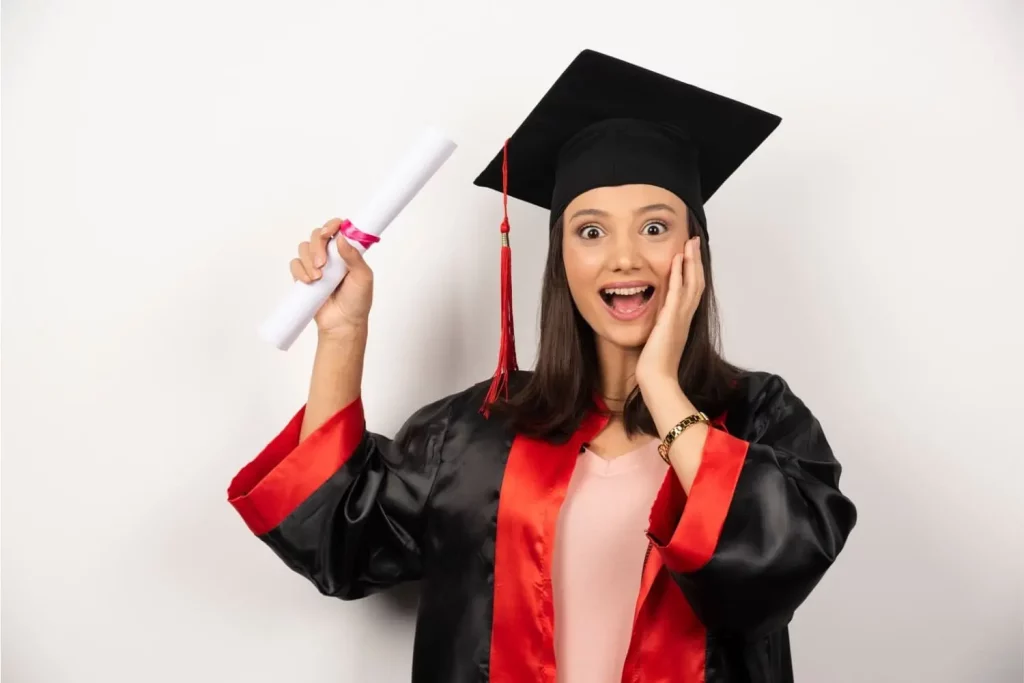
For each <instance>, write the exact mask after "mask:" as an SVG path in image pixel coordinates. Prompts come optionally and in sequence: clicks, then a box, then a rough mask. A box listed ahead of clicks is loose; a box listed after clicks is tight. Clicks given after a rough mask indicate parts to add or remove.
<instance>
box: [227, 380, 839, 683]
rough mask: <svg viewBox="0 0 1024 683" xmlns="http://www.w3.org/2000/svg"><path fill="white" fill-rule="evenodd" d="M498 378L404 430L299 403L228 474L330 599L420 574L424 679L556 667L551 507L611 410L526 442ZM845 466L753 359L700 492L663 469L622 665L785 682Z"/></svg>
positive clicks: (689, 678) (689, 676)
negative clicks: (502, 414) (494, 404)
mask: <svg viewBox="0 0 1024 683" xmlns="http://www.w3.org/2000/svg"><path fill="white" fill-rule="evenodd" d="M521 374H523V373H521ZM488 385H489V382H483V383H480V384H478V385H476V386H472V387H470V388H468V389H466V390H464V391H460V392H458V393H455V394H452V395H450V396H446V397H444V398H442V399H439V400H437V401H435V402H433V403H431V404H429V405H426V406H424V407H422V408H421V409H419V410H417V411H416V412H415V413H414V414H413V415H412V416H411V417H410V418H409V419H408V420H407V421H406V422H405V423H404V425H403V426H402V427H401V429H400V430H399V431H398V433H397V434H396V435H395V436H394V437H393V438H387V437H384V436H382V435H380V434H377V433H374V432H372V431H369V430H368V429H367V428H366V424H365V421H364V416H363V407H362V403H361V401H360V400H359V399H357V400H356V401H354V402H353V403H352V404H350V405H348V406H347V407H345V408H344V409H342V410H340V411H339V412H338V413H337V414H335V415H334V416H332V417H331V418H330V419H329V420H328V421H327V422H326V423H324V424H323V425H322V426H321V427H320V428H319V429H318V430H317V431H316V432H314V433H313V434H311V435H309V436H308V437H307V438H306V439H305V440H304V441H302V442H301V443H300V442H299V441H298V435H299V430H300V427H301V424H302V419H303V414H304V409H305V408H304V407H303V408H301V409H300V410H299V411H298V412H297V413H296V414H295V416H294V417H293V418H292V420H291V421H290V422H289V423H288V424H287V426H285V427H284V429H283V430H281V431H280V432H279V433H278V435H277V436H276V437H275V438H274V439H273V440H272V441H271V442H270V443H269V444H268V445H267V446H266V448H265V449H264V450H263V451H262V452H261V453H259V454H258V455H257V457H256V458H255V459H253V460H252V461H251V462H250V463H249V464H247V465H246V466H245V467H244V468H242V470H241V471H240V472H239V473H238V474H237V475H236V476H235V478H234V479H233V481H232V482H231V484H230V486H229V489H228V499H229V501H230V503H231V504H232V505H233V506H234V508H235V509H236V510H237V512H238V514H239V515H240V516H241V518H242V519H243V520H244V521H245V523H246V524H247V525H248V528H249V529H250V530H251V532H252V533H253V534H254V535H255V536H256V537H257V538H258V539H259V540H260V541H262V542H263V543H265V544H266V545H267V546H268V547H269V548H270V549H271V550H272V551H273V552H274V553H276V555H277V556H278V557H279V558H280V559H281V560H282V561H283V562H284V563H285V564H286V565H287V566H289V567H290V568H291V569H293V570H294V571H295V572H297V573H298V574H300V575H302V576H304V577H306V578H307V579H308V580H309V581H311V582H312V583H313V585H314V586H315V587H316V589H317V590H319V591H320V592H321V593H323V594H324V595H327V596H333V597H336V598H340V599H341V600H354V599H358V598H361V597H364V596H367V595H370V594H373V593H376V592H378V591H381V590H385V589H387V588H389V587H391V586H394V585H395V584H398V583H400V582H403V581H410V580H420V581H421V582H422V593H421V598H420V604H419V614H418V618H417V629H416V636H415V642H414V651H413V671H412V681H413V683H469V682H471V681H472V682H473V683H482V682H488V681H489V682H492V683H499V682H501V683H526V682H527V681H529V682H531V683H532V682H535V681H542V682H544V683H554V682H555V680H556V676H555V671H556V665H557V663H556V661H555V648H554V629H555V628H556V621H557V615H556V614H555V613H554V600H553V596H552V584H551V565H552V553H553V546H554V540H555V539H554V535H555V529H556V520H557V517H558V514H559V510H560V506H561V504H562V502H563V500H564V497H565V493H566V489H567V486H568V484H569V480H570V478H571V476H572V472H573V468H574V466H575V463H576V461H577V455H578V453H579V451H580V449H581V447H582V446H583V445H584V444H585V443H587V442H588V441H589V440H590V439H591V438H593V437H594V436H595V435H596V434H597V433H598V432H599V431H600V430H601V429H602V427H603V426H604V418H603V417H602V416H601V415H600V414H599V413H597V412H594V413H592V414H590V415H588V416H587V417H586V418H585V419H584V420H583V421H582V423H581V424H580V426H579V428H578V429H577V430H576V431H575V433H574V434H573V435H572V437H571V438H569V439H568V440H567V441H565V442H564V443H548V442H543V441H538V440H534V439H530V438H527V437H524V436H522V435H517V434H514V433H511V432H510V431H508V430H507V429H506V428H504V427H503V426H502V425H501V423H500V422H499V421H498V420H493V419H492V420H488V419H486V418H485V417H484V416H483V415H481V414H480V413H479V407H480V405H481V402H482V400H483V398H484V396H485V394H486V392H487V388H488ZM840 470H841V467H840V464H839V463H838V462H837V460H836V459H835V457H834V456H833V453H832V451H831V449H830V447H829V445H828V443H827V441H826V439H825V436H824V434H823V433H822V429H821V427H820V425H819V423H818V421H817V420H816V419H815V417H814V416H813V415H812V414H811V412H810V411H809V410H808V408H807V407H806V406H805V405H804V403H803V402H802V401H801V400H800V399H799V398H798V397H797V396H795V395H794V394H793V393H792V391H791V390H790V388H789V387H788V386H787V384H786V383H785V381H784V380H783V379H781V378H780V377H778V376H777V375H772V374H768V373H761V372H750V373H747V374H745V375H744V377H743V378H742V380H741V381H740V383H739V385H738V387H737V391H736V392H735V398H734V399H733V400H732V401H731V404H730V405H729V407H728V410H727V411H726V412H724V413H723V414H721V415H718V416H715V418H714V420H713V427H712V429H711V430H710V432H709V434H708V437H707V440H706V442H705V445H704V452H703V460H702V463H701V465H700V468H699V470H698V473H697V475H696V479H695V480H694V483H693V485H692V487H691V490H690V494H689V496H688V497H687V496H686V495H685V494H684V492H683V490H682V487H681V485H680V484H679V480H678V477H677V475H676V474H675V471H674V470H673V469H671V468H670V469H669V470H668V472H667V474H666V477H665V480H664V482H663V484H662V486H661V490H660V492H659V493H658V495H657V498H656V500H655V502H654V504H653V506H652V508H651V513H650V526H649V529H648V532H647V533H648V537H649V544H648V549H647V553H646V558H645V560H644V563H643V573H642V578H641V587H640V591H639V594H638V595H637V597H636V610H635V616H634V624H633V631H632V639H631V642H630V646H629V650H628V654H627V656H626V661H625V665H624V671H623V675H622V680H623V681H629V682H633V681H644V682H645V683H646V682H654V681H657V682H663V683H735V682H739V681H742V682H765V683H768V682H771V683H782V682H784V681H791V680H792V679H793V674H792V665H791V658H790V647H789V638H788V631H787V625H788V623H789V622H790V619H791V618H792V616H793V613H794V610H796V608H797V607H798V606H799V605H800V604H801V603H802V602H803V601H804V599H805V598H807V596H808V594H809V593H810V592H811V590H812V589H813V588H814V587H815V585H816V584H817V583H818V582H819V580H820V579H821V578H822V575H823V574H824V573H825V571H826V570H827V569H828V568H829V566H830V565H831V564H832V563H833V562H834V561H835V560H836V557H837V555H838V554H839V552H840V550H841V549H842V548H843V546H844V544H845V542H846V539H847V536H848V535H849V533H850V531H851V529H852V528H853V526H854V524H855V521H856V510H855V507H854V505H853V504H852V502H851V501H850V500H849V499H848V498H847V497H846V496H845V495H844V494H843V493H841V492H840V490H839V477H840ZM596 599H599V598H596Z"/></svg>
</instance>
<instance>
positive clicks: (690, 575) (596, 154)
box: [228, 51, 856, 683]
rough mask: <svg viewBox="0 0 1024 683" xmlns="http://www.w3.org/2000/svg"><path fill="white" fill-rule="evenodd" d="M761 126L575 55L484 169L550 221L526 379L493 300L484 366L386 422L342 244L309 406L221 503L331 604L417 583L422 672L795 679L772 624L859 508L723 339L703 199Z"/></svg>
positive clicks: (305, 259)
mask: <svg viewBox="0 0 1024 683" xmlns="http://www.w3.org/2000/svg"><path fill="white" fill-rule="evenodd" d="M777 124H778V119H777V118H776V117H774V116H771V115H769V114H765V113H764V112H761V111H758V110H756V109H753V108H751V107H748V106H746V105H742V104H739V103H737V102H734V101H731V100H727V99H725V98H722V97H720V96H717V95H714V94H712V93H708V92H706V91H703V90H699V89H697V88H693V87H692V86H688V85H685V84H681V83H678V82H676V81H673V80H670V79H668V78H666V77H664V76H661V75H659V74H655V73H652V72H650V71H646V70H643V69H639V68H637V67H635V66H632V65H629V64H626V63H625V62H621V61H619V60H616V59H612V58H609V57H606V56H604V55H600V54H598V53H594V52H591V51H586V52H584V53H582V54H581V55H580V56H579V57H578V58H577V59H576V60H575V61H574V62H573V64H572V65H570V67H569V68H568V69H567V70H566V71H565V73H564V74H562V76H561V77H560V78H559V80H558V81H557V82H556V83H555V85H554V86H553V87H552V88H551V90H550V91H549V92H548V93H547V94H546V95H545V97H544V99H543V100H542V101H541V103H540V104H539V105H538V106H537V107H536V108H535V109H534V111H533V112H532V113H531V114H530V116H529V117H528V118H527V120H526V121H525V122H524V123H523V125H522V127H521V128H520V129H519V130H518V131H517V132H516V134H515V135H513V136H512V137H511V138H510V139H509V141H508V142H507V144H506V147H505V149H504V150H503V151H502V153H500V154H499V155H498V156H497V157H495V159H494V160H492V162H491V164H490V166H489V167H488V169H486V170H485V171H484V173H483V174H482V175H481V176H480V178H478V179H477V184H479V185H484V186H487V187H491V188H495V189H501V190H502V191H503V192H504V193H505V196H506V197H507V196H508V195H512V196H515V197H519V198H521V199H523V200H525V201H532V202H534V203H537V204H540V205H542V206H545V207H547V208H549V209H550V211H551V221H550V226H549V227H550V232H549V240H550V249H549V257H548V262H547V268H546V273H545V279H544V287H543V301H542V315H541V338H540V349H539V354H538V360H537V366H536V369H535V370H534V371H533V372H520V371H518V369H517V368H516V363H515V355H514V350H513V348H512V335H511V314H510V311H506V313H507V315H506V316H505V317H506V323H507V325H508V326H507V327H506V328H505V337H504V343H503V346H504V349H503V354H502V358H503V362H502V365H501V366H500V367H499V371H498V372H497V373H496V376H495V378H493V380H491V381H487V382H481V383H479V384H477V385H475V386H472V387H469V388H467V389H465V390H464V391H460V392H458V393H456V394H453V395H450V396H446V397H443V398H439V399H437V400H436V401H435V402H433V403H431V404H430V405H427V406H425V407H423V408H421V409H419V410H418V411H416V412H415V413H414V414H413V415H412V416H411V417H410V418H409V419H408V421H407V422H406V423H405V424H404V426H403V427H402V428H401V429H400V430H399V432H398V434H397V435H396V436H395V437H394V438H386V437H384V436H382V435H380V434H377V433H373V432H371V431H369V430H368V429H367V428H366V426H365V422H364V416H363V407H362V403H361V401H360V388H361V386H362V383H363V353H364V349H365V347H366V343H367V336H368V330H367V317H368V314H369V311H370V305H371V299H372V288H373V277H372V275H371V272H370V269H369V268H368V267H367V265H366V263H365V262H364V261H363V259H362V258H361V257H360V255H359V254H358V252H357V251H356V250H354V249H353V248H352V247H351V246H350V245H349V244H348V242H347V241H346V240H344V239H339V240H337V241H336V242H337V245H338V246H337V251H338V254H339V255H340V257H341V258H342V259H344V260H345V262H346V263H347V265H348V267H349V274H348V276H347V277H346V278H345V280H344V281H343V282H342V284H341V285H340V287H339V288H338V290H337V291H336V292H335V293H334V295H333V296H332V297H331V299H330V300H329V301H328V302H327V303H326V304H325V305H324V306H323V308H322V309H321V310H320V311H319V312H318V313H317V315H316V325H317V328H318V334H319V338H318V339H319V341H318V345H317V349H316V355H315V360H314V366H313V374H312V381H311V386H310V390H309V395H308V399H307V402H306V404H305V405H304V406H303V407H302V408H301V409H300V410H299V411H298V413H297V414H296V415H295V416H294V418H293V419H292V420H291V422H290V423H289V424H288V425H287V426H286V427H285V428H284V429H283V430H282V431H281V432H280V433H279V434H278V435H277V436H276V438H274V439H273V440H272V441H271V442H270V443H269V444H268V446H267V447H266V448H265V449H264V450H263V452H262V453H260V454H259V455H258V456H257V457H256V458H255V460H253V461H252V462H251V463H250V464H248V465H246V466H245V467H244V468H243V469H242V470H241V472H239V474H238V475H237V476H236V477H235V479H234V481H233V482H232V483H231V486H230V488H229V491H228V496H229V500H230V502H231V503H232V505H234V506H235V508H236V509H237V511H238V512H239V514H240V515H241V516H242V518H243V519H244V520H245V522H246V523H247V524H248V526H249V528H250V529H251V530H252V532H253V533H254V534H256V535H257V536H258V537H259V538H260V539H261V540H262V541H263V542H265V543H266V544H267V545H268V546H269V547H270V548H271V549H272V550H273V551H274V552H275V553H276V554H277V555H278V556H279V557H280V558H281V559H282V560H283V561H284V562H285V563H287V564H288V566H290V567H291V568H292V569H294V570H295V571H296V572H298V573H299V574H301V575H302V576H305V577H306V578H308V579H309V580H310V581H312V582H313V584H314V585H315V586H316V587H317V589H319V590H320V591H321V592H322V593H324V594H325V595H329V596H334V597H338V598H341V599H343V600H351V599H356V598H360V597H363V596H366V595H368V594H371V593H374V592H377V591H380V590H383V589H386V588H388V587H390V586H393V585H395V584H397V583H399V582H403V581H409V580H421V581H422V596H421V600H420V608H419V609H420V615H419V619H418V628H417V634H416V640H415V645H414V659H413V681H416V682H421V681H422V682H427V681H430V682H432V683H434V682H444V683H456V682H459V683H461V682H463V681H465V682H468V681H474V682H480V681H505V682H515V683H518V682H520V681H524V682H525V681H547V682H554V681H556V680H557V681H560V682H562V683H573V682H585V683H604V682H609V683H610V682H612V681H645V682H646V681H659V682H678V683H725V682H728V683H732V682H738V681H744V682H748V681H755V682H757V681H764V682H769V681H770V682H772V683H780V682H782V681H791V680H792V678H793V674H792V666H791V659H790V651H789V639H788V631H787V625H788V623H789V622H790V620H791V618H792V617H793V613H794V611H795V610H796V608H797V607H798V606H799V605H800V604H801V603H802V602H803V601H804V600H805V599H806V598H807V596H808V595H809V594H810V592H811V590H812V589H813V588H814V586H815V585H816V584H817V583H818V582H819V580H820V579H821V577H822V576H823V574H824V573H825V571H826V570H827V569H828V568H829V567H830V566H831V565H832V564H833V562H834V561H835V560H836V557H837V555H838V554H839V552H840V551H841V549H842V548H843V546H844V544H845V542H846V539H847V537H848V535H849V533H850V531H851V530H852V528H853V526H854V523H855V520H856V510H855V508H854V506H853V504H852V503H851V502H850V500H849V499H848V498H847V497H846V496H844V495H843V494H842V493H841V492H840V490H839V476H840V465H839V463H838V462H837V461H836V459H835V458H834V457H833V454H832V452H831V449H830V447H829V445H828V443H827V442H826V439H825V437H824V435H823V432H822V428H821V426H820V425H819V423H818V421H817V420H816V419H815V417H814V416H813V415H812V413H811V412H810V410H809V409H808V408H807V406H806V405H805V404H804V403H803V402H802V401H801V400H800V399H799V398H798V397H797V396H796V395H794V393H793V392H792V391H791V389H790V387H789V386H788V385H787V384H786V382H785V381H784V380H783V379H781V378H780V377H778V376H777V375H774V374H770V373H767V372H759V371H746V370H741V369H739V368H737V367H735V366H733V365H731V364H729V363H728V362H726V361H725V360H723V359H722V357H721V356H720V355H719V354H718V352H717V350H716V343H717V337H716V333H715V330H716V317H715V309H714V292H713V287H712V281H711V268H710V265H711V256H710V251H709V248H708V239H707V238H708V232H707V221H706V218H705V215H704V209H703V205H704V202H705V201H706V200H707V198H708V197H710V196H711V194H712V193H713V192H714V191H715V189H717V187H718V186H720V185H721V183H722V182H723V181H724V180H725V178H726V177H727V176H728V175H730V174H731V172H732V171H733V170H734V169H735V168H736V167H738V166H739V164H740V163H741V162H742V161H743V160H744V159H745V158H746V157H747V156H749V154H750V153H751V152H752V151H753V149H754V148H756V147H757V146H758V145H759V144H760V143H761V142H762V141H763V140H764V139H765V138H766V137H767V136H768V134H770V132H771V131H772V130H773V129H774V128H775V126H776V125H777ZM517 155H518V156H517ZM344 229H345V224H344V223H342V221H339V220H336V219H335V220H331V221H329V222H327V223H326V224H325V225H324V226H323V227H322V228H319V229H317V230H316V231H314V233H313V234H312V236H311V237H310V239H309V240H308V241H305V242H303V243H302V244H301V245H300V247H299V257H298V258H296V259H294V260H293V261H292V262H291V272H292V275H293V276H294V277H295V278H296V279H298V280H301V281H303V282H310V281H312V280H315V279H316V278H318V277H319V276H320V268H321V267H322V266H323V264H324V263H325V261H326V259H327V257H328V251H327V244H328V240H329V239H330V238H331V237H332V236H333V235H335V234H336V233H337V232H338V231H339V230H344ZM507 230H508V226H507V222H506V223H504V224H503V226H502V232H503V233H506V232H507ZM505 237H507V236H505ZM505 248H507V241H506V244H505ZM506 255H507V251H506ZM507 265H508V264H507V262H506V263H505V267H506V274H507ZM505 285H506V286H505V287H504V296H505V297H506V301H505V305H507V304H508V301H507V297H508V288H507V282H506V283H505ZM506 382H507V384H506Z"/></svg>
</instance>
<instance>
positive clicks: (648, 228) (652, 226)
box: [644, 221, 668, 236]
mask: <svg viewBox="0 0 1024 683" xmlns="http://www.w3.org/2000/svg"><path fill="white" fill-rule="evenodd" d="M666 230H668V226H667V225H665V224H664V223H662V222H661V221H651V222H650V223H648V224H646V225H645V226H644V234H645V235H652V236H657V235H662V234H664V233H665V231H666Z"/></svg>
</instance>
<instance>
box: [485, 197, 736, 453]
mask: <svg viewBox="0 0 1024 683" xmlns="http://www.w3.org/2000/svg"><path fill="white" fill-rule="evenodd" d="M688 223H689V231H690V234H691V235H694V234H704V232H703V229H702V228H701V226H700V224H699V223H698V222H697V221H696V220H695V219H694V217H693V214H692V213H691V214H689V221H688ZM562 230H563V221H562V219H561V218H559V219H558V220H557V221H556V222H555V224H554V225H553V226H552V227H551V232H550V234H549V246H548V259H547V264H546V266H545V268H544V283H543V289H542V292H541V327H540V342H539V349H538V353H537V365H536V369H535V370H534V371H533V372H532V373H531V374H530V375H529V378H528V379H527V380H526V382H525V383H522V384H521V385H520V386H518V387H516V388H515V389H514V390H513V391H512V392H511V395H510V396H509V398H508V399H507V400H502V399H499V400H498V401H497V402H495V404H494V405H493V407H492V410H493V411H494V413H495V414H496V415H501V416H502V417H504V418H506V419H508V420H509V421H510V426H511V427H512V428H513V429H514V430H515V431H516V432H518V433H522V434H526V435H529V436H532V437H536V438H542V439H549V440H561V439H565V438H568V437H569V436H571V435H572V433H573V432H574V431H575V430H576V428H577V427H578V425H579V424H580V422H581V420H582V419H583V417H584V416H585V415H586V413H587V412H588V411H591V410H594V409H596V404H595V401H594V397H595V396H597V394H598V393H599V392H600V384H599V383H600V368H599V367H598V360H597V350H596V346H595V341H594V331H593V329H591V327H590V325H588V324H587V322H586V321H585V320H584V319H583V317H582V316H581V315H580V313H579V311H578V310H577V308H576V304H575V302H574V301H573V299H572V294H571V293H570V291H569V283H568V280H567V278H566V274H565V262H564V260H563V255H562ZM701 262H702V263H703V265H704V277H705V285H704V293H703V296H702V297H701V301H700V303H699V304H698V306H697V310H696V312H695V313H694V316H693V323H692V324H691V325H690V334H689V338H688V339H687V342H686V348H685V350H684V352H683V356H682V360H681V362H680V364H679V384H680V386H681V387H682V388H683V391H684V393H685V394H686V396H687V398H689V399H690V401H692V402H693V404H694V405H695V406H696V407H697V409H698V410H702V411H704V412H705V413H707V414H708V415H709V416H710V417H712V418H713V417H715V416H716V414H718V413H719V411H721V410H723V409H724V407H725V403H726V402H727V400H728V394H729V390H730V388H731V387H732V386H733V384H734V382H735V380H736V379H737V378H738V376H739V375H740V374H741V373H742V370H741V369H740V368H738V367H736V366H734V365H732V364H731V363H729V362H727V361H726V360H725V359H724V358H723V357H722V356H721V353H720V338H719V321H718V311H717V306H716V301H715V292H714V285H713V282H712V277H711V252H710V251H709V249H708V246H707V240H706V239H702V240H701ZM623 419H624V422H625V427H626V431H627V433H629V434H631V435H632V434H636V433H638V432H643V433H646V434H650V435H652V436H663V435H659V434H657V429H656V428H655V426H654V420H653V419H652V418H651V414H650V411H649V410H648V409H647V406H646V405H645V404H644V401H643V397H642V396H641V395H640V392H639V390H638V389H634V390H633V392H632V393H630V395H629V397H628V398H627V399H626V402H625V404H624V406H623Z"/></svg>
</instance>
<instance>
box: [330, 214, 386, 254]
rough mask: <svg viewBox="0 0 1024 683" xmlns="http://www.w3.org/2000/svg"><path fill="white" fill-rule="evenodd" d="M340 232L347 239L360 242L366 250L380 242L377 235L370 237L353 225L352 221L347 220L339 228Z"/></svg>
mask: <svg viewBox="0 0 1024 683" xmlns="http://www.w3.org/2000/svg"><path fill="white" fill-rule="evenodd" d="M338 232H340V233H341V234H342V235H344V236H345V237H348V238H349V239H351V240H354V241H356V242H358V243H359V244H360V245H362V247H363V248H364V249H369V248H370V245H371V244H376V243H377V242H380V238H379V237H377V236H376V235H369V234H367V233H365V232H363V231H362V230H360V229H359V228H357V227H356V226H354V225H352V221H350V220H347V219H346V220H345V221H343V222H342V224H341V225H340V226H338Z"/></svg>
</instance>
